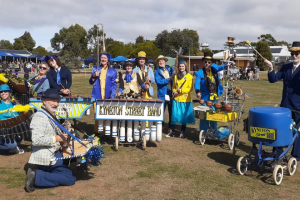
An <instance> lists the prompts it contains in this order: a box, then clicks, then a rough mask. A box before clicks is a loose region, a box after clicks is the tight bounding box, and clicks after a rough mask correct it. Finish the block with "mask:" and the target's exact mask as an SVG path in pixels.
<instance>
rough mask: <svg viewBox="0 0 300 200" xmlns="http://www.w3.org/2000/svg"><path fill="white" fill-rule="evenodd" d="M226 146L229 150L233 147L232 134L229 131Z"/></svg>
mask: <svg viewBox="0 0 300 200" xmlns="http://www.w3.org/2000/svg"><path fill="white" fill-rule="evenodd" d="M228 146H229V149H230V150H232V149H233V147H234V135H233V134H232V133H230V134H229V136H228Z"/></svg>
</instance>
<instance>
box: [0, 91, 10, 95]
mask: <svg viewBox="0 0 300 200" xmlns="http://www.w3.org/2000/svg"><path fill="white" fill-rule="evenodd" d="M3 92H9V91H8V90H5V91H0V94H2V93H3Z"/></svg>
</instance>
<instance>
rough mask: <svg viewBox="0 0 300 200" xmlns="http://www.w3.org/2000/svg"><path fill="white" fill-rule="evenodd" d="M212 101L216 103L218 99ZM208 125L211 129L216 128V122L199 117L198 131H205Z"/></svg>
mask: <svg viewBox="0 0 300 200" xmlns="http://www.w3.org/2000/svg"><path fill="white" fill-rule="evenodd" d="M212 102H213V103H216V102H218V100H213V101H212ZM209 127H212V129H214V130H217V128H218V122H214V121H207V120H206V119H200V125H199V129H200V131H202V130H204V131H205V132H206V131H207V129H208V128H209Z"/></svg>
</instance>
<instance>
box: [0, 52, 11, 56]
mask: <svg viewBox="0 0 300 200" xmlns="http://www.w3.org/2000/svg"><path fill="white" fill-rule="evenodd" d="M0 56H10V55H8V54H7V53H5V52H0Z"/></svg>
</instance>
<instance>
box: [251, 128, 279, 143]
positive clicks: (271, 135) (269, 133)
mask: <svg viewBox="0 0 300 200" xmlns="http://www.w3.org/2000/svg"><path fill="white" fill-rule="evenodd" d="M250 135H251V137H255V138H262V139H267V140H276V129H270V128H260V127H254V126H250Z"/></svg>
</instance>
